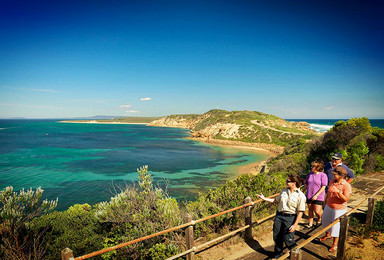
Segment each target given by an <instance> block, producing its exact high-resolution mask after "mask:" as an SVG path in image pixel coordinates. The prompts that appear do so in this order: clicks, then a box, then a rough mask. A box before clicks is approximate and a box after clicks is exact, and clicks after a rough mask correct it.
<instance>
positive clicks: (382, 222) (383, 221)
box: [373, 200, 384, 231]
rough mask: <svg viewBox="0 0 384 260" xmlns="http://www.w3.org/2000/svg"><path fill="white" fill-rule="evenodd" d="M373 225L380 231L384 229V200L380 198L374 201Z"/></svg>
mask: <svg viewBox="0 0 384 260" xmlns="http://www.w3.org/2000/svg"><path fill="white" fill-rule="evenodd" d="M373 227H374V228H375V229H378V230H380V231H384V200H380V201H377V202H376V203H375V211H374V213H373Z"/></svg>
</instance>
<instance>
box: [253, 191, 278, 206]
mask: <svg viewBox="0 0 384 260" xmlns="http://www.w3.org/2000/svg"><path fill="white" fill-rule="evenodd" d="M256 196H257V197H259V198H260V199H262V200H264V201H268V202H270V203H274V204H277V201H276V199H272V198H266V197H265V196H264V194H263V193H261V194H260V195H259V194H256Z"/></svg>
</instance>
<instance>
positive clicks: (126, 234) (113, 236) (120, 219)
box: [95, 166, 181, 259]
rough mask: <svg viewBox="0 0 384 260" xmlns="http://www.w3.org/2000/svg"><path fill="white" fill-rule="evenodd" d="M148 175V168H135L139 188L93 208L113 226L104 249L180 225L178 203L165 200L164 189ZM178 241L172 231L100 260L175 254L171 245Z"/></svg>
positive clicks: (99, 216)
mask: <svg viewBox="0 0 384 260" xmlns="http://www.w3.org/2000/svg"><path fill="white" fill-rule="evenodd" d="M147 172H148V167H147V166H145V167H142V168H140V169H138V173H139V187H137V188H135V187H127V188H126V189H125V190H124V191H123V192H121V193H120V194H117V195H116V196H115V197H113V198H111V200H110V201H109V202H102V203H99V204H97V205H95V207H96V217H97V219H98V220H99V221H101V222H103V223H109V224H110V225H111V226H112V228H111V230H110V231H109V233H108V235H107V237H106V238H105V239H104V246H105V247H109V246H114V245H116V244H119V243H123V242H127V241H130V240H133V239H136V238H139V237H142V236H146V235H149V234H152V233H155V232H158V231H162V230H164V229H167V228H170V227H174V226H178V225H180V224H181V216H180V211H179V207H178V204H177V201H176V200H175V199H172V198H170V197H168V196H167V195H166V194H165V193H164V191H163V190H161V189H159V188H154V187H153V185H152V180H151V177H150V175H149V174H148V173H147ZM179 240H180V238H179V236H178V234H177V232H173V233H170V234H166V235H162V236H158V237H155V238H151V239H149V240H146V241H143V242H141V243H136V244H133V245H131V246H128V247H123V248H121V249H120V250H117V251H114V252H110V253H109V254H105V255H103V258H104V259H109V258H110V257H112V258H115V257H116V258H124V259H150V258H151V254H152V255H154V254H158V255H159V254H161V255H163V256H165V255H168V254H170V252H172V253H174V252H175V248H177V247H176V246H174V245H173V246H172V243H176V244H177V243H178V241H179ZM161 244H163V246H162V245H161ZM151 248H152V250H150V249H151ZM156 252H157V253H156ZM161 252H162V253H161Z"/></svg>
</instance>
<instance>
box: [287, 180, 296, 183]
mask: <svg viewBox="0 0 384 260" xmlns="http://www.w3.org/2000/svg"><path fill="white" fill-rule="evenodd" d="M286 182H287V183H290V182H294V181H290V180H286Z"/></svg>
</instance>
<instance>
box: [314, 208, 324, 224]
mask: <svg viewBox="0 0 384 260" xmlns="http://www.w3.org/2000/svg"><path fill="white" fill-rule="evenodd" d="M313 206H314V212H315V214H316V216H317V224H320V223H321V217H322V215H323V213H322V212H321V205H317V204H314V205H313Z"/></svg>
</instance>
